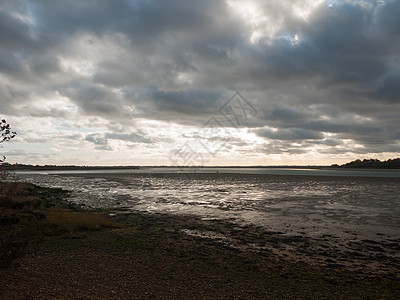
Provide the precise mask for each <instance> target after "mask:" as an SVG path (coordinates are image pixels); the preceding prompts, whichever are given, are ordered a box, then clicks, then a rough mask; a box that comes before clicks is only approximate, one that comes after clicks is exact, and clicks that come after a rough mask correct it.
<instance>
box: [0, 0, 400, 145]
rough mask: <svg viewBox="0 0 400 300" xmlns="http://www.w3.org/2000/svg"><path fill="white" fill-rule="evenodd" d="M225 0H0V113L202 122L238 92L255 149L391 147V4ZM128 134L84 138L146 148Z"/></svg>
mask: <svg viewBox="0 0 400 300" xmlns="http://www.w3.org/2000/svg"><path fill="white" fill-rule="evenodd" d="M232 3H236V2H235V1H222V0H219V1H216V0H204V1H184V0H165V1H155V0H150V1H141V0H140V1H139V0H138V1H135V0H126V1H124V0H118V1H100V0H91V1H84V2H82V1H77V0H67V1H50V0H38V1H29V0H16V1H8V0H2V1H0V40H1V43H0V107H1V112H2V113H4V114H7V115H13V116H19V117H24V116H25V117H27V116H29V117H33V118H42V117H54V118H58V119H66V120H68V119H70V118H72V116H74V118H79V117H81V118H82V119H87V118H88V117H100V118H104V119H105V120H108V121H109V122H111V123H124V126H125V127H124V128H126V126H127V125H126V124H128V123H129V122H130V121H132V124H133V123H134V122H135V121H136V120H157V121H166V122H170V123H172V124H184V125H193V126H199V127H201V126H202V124H204V122H206V121H207V120H208V119H209V117H211V116H212V115H217V116H219V113H218V109H219V108H220V107H221V106H222V105H223V104H224V102H225V101H227V100H228V99H229V97H230V96H231V95H232V94H233V92H234V91H235V90H239V91H240V92H241V93H242V94H243V95H244V96H245V97H246V99H248V100H249V101H250V102H251V103H252V105H253V106H254V107H256V109H257V111H258V114H257V116H256V117H255V118H252V119H248V120H246V122H242V123H240V126H242V127H249V128H252V130H251V132H253V133H255V134H256V135H257V136H258V137H261V138H263V139H265V141H272V142H273V143H274V146H271V145H270V146H268V147H265V149H267V150H265V149H263V150H262V152H265V153H268V151H270V153H279V152H281V153H282V152H289V153H304V152H305V151H307V150H304V149H307V147H308V148H312V147H318V146H321V147H322V146H324V147H325V148H324V149H328V150H321V152H323V151H325V152H326V153H340V152H351V151H352V149H351V147H352V146H351V145H350V144H349V145H347V144H346V145H344V144H343V141H345V140H346V141H347V140H351V141H353V144H358V145H361V146H363V147H360V148H357V149H355V148H353V150H354V153H359V152H360V151H361V150H360V149H363V150H362V151H364V152H365V153H379V151H381V152H394V153H396V152H397V153H398V152H400V148H399V143H400V135H399V123H398V120H399V113H398V111H399V108H400V63H399V61H400V54H399V53H400V21H399V18H398V16H399V13H400V2H399V1H394V0H386V1H372V0H360V1H333V2H332V1H331V2H329V3H333V5H328V4H329V3H328V2H327V3H319V4H318V5H315V3H314V4H313V3H312V1H306V0H296V1H288V0H287V1H286V0H285V1H279V2H277V1H254V5H255V7H256V9H255V12H253V13H252V14H244V13H245V7H244V5H243V3H242V5H241V4H240V3H239V4H237V5H236V6H232ZM313 5H314V6H313ZM235 7H236V8H235ZM305 7H308V9H309V11H308V12H307V14H305V15H306V17H304V16H303V17H301V16H299V15H298V14H297V13H296V11H299V10H300V11H301V10H302V9H303V10H304V9H305ZM56 100H57V101H59V102H60V101H65V103H66V104H65V107H58V106H59V105H58V104H54V105H51V103H52V101H56ZM59 102H57V103H59ZM43 103H44V104H43ZM54 103H56V102H54ZM67 106H71V107H72V106H73V107H72V108H71V107H68V109H67V108H66V107H67ZM75 108H76V110H75ZM272 128H273V129H272ZM136 132H138V131H135V132H133V133H132V130H125V131H124V130H122V132H120V131H118V132H117V131H116V132H108V133H107V132H103V133H102V134H91V133H90V134H85V135H86V141H88V142H90V143H92V144H93V145H95V147H97V149H100V150H101V149H104V150H112V148H111V147H110V146H109V140H121V141H125V142H132V143H144V144H146V143H154V142H156V140H154V139H152V138H150V137H145V136H143V135H141V134H138V133H136ZM232 143H233V142H232ZM294 143H296V145H299V144H300V145H301V146H294ZM299 147H300V149H299ZM346 147H348V148H346ZM329 148H330V149H331V150H329ZM285 149H286V150H285ZM368 151H370V152H368Z"/></svg>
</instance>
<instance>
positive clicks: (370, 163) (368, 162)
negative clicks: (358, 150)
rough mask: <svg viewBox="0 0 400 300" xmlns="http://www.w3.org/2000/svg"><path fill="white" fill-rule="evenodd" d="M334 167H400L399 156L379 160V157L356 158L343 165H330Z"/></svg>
mask: <svg viewBox="0 0 400 300" xmlns="http://www.w3.org/2000/svg"><path fill="white" fill-rule="evenodd" d="M332 167H334V168H369V169H400V158H395V159H388V160H385V161H380V160H379V159H364V160H360V159H356V160H354V161H351V162H349V163H347V164H344V165H341V166H339V165H337V164H335V165H332Z"/></svg>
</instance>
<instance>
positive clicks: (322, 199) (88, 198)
mask: <svg viewBox="0 0 400 300" xmlns="http://www.w3.org/2000/svg"><path fill="white" fill-rule="evenodd" d="M399 175H400V172H399V171H390V170H389V171H373V170H372V171H371V170H369V171H367V170H365V171H363V170H361V171H359V170H357V171H352V170H345V171H342V170H336V171H335V170H321V169H316V170H315V169H304V170H301V169H266V168H237V169H233V168H229V169H228V168H219V169H216V168H198V169H181V170H178V169H174V168H147V169H146V168H143V169H135V170H106V171H104V170H98V171H92V170H91V171H48V172H19V173H18V176H19V177H20V179H21V180H25V181H29V182H32V183H35V184H39V185H41V186H47V187H59V188H63V189H66V190H69V191H71V197H70V201H71V202H74V203H76V204H79V205H83V206H86V207H89V208H90V207H92V208H108V209H110V210H111V211H112V212H113V213H115V214H118V213H127V212H130V211H145V212H150V213H167V214H184V215H196V216H198V217H201V218H204V219H208V220H209V219H223V220H229V221H230V222H234V223H237V224H252V225H256V226H262V227H264V228H266V229H268V230H271V231H274V232H278V233H280V234H282V235H301V236H307V237H310V238H313V237H322V236H331V237H337V238H338V239H340V240H341V241H346V240H347V241H349V240H354V239H357V240H372V241H382V240H385V241H386V242H399V241H400V194H399V187H400V176H399Z"/></svg>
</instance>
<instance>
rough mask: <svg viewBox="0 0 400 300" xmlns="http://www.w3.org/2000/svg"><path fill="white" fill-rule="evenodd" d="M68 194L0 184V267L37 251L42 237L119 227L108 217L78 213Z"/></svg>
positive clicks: (79, 235)
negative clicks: (69, 201)
mask: <svg viewBox="0 0 400 300" xmlns="http://www.w3.org/2000/svg"><path fill="white" fill-rule="evenodd" d="M67 195H68V192H67V191H64V190H61V189H50V188H42V187H38V186H35V185H33V184H30V183H22V182H1V183H0V268H1V267H6V266H8V265H9V264H10V263H11V262H12V261H14V260H15V259H17V258H19V257H21V256H23V255H24V254H25V253H26V252H27V251H31V250H32V249H35V248H37V246H38V244H39V242H40V241H42V239H43V237H46V236H61V237H64V238H75V239H76V238H84V237H85V236H86V235H85V232H87V231H94V230H101V229H103V228H116V227H119V224H117V223H116V222H115V221H113V220H111V218H109V217H107V216H105V215H102V214H99V213H94V212H88V211H80V210H79V208H77V207H74V206H73V205H71V204H69V203H68V202H67V201H65V198H66V196H67Z"/></svg>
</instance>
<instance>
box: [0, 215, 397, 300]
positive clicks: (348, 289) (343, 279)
mask: <svg viewBox="0 0 400 300" xmlns="http://www.w3.org/2000/svg"><path fill="white" fill-rule="evenodd" d="M116 219H117V220H118V221H119V222H120V223H121V224H122V228H119V229H107V230H101V231H94V232H87V233H86V237H85V238H81V239H67V238H62V237H52V238H47V239H46V240H45V241H44V242H43V243H42V244H41V246H40V248H39V250H37V251H35V252H33V253H30V254H27V255H26V256H25V257H23V258H22V259H20V260H19V261H17V262H15V263H14V264H13V265H11V266H10V267H8V268H7V269H3V270H0V275H1V279H0V295H1V297H0V298H1V299H7V300H8V299H153V298H154V299H311V298H318V299H369V298H370V299H399V298H400V288H399V286H400V284H399V281H400V280H399V279H400V278H399V275H398V274H399V272H398V265H399V262H398V261H395V260H392V263H391V264H390V262H389V261H387V260H383V262H382V261H379V259H373V258H371V257H370V258H368V257H364V258H363V259H361V260H360V259H358V260H357V263H356V264H354V265H353V264H351V262H352V257H344V258H343V257H342V258H341V257H340V255H339V257H338V255H336V256H334V255H333V256H332V257H330V255H331V254H332V253H329V252H326V253H325V254H323V253H322V254H321V253H319V254H318V255H316V256H315V259H313V258H312V256H311V252H310V253H308V252H307V251H302V250H304V249H302V248H304V243H303V242H304V241H296V240H295V241H293V240H290V242H288V241H287V240H282V239H280V238H279V236H276V235H274V234H273V233H270V234H269V235H268V234H266V233H265V232H259V231H257V230H258V229H257V228H250V227H249V228H242V229H241V232H240V233H238V228H237V227H233V225H232V224H228V223H223V222H213V221H209V222H204V221H201V220H198V219H194V218H190V217H176V216H175V217H171V216H165V215H146V214H139V213H133V214H129V215H128V214H127V215H120V216H117V217H116ZM199 232H200V233H201V234H199ZM205 233H209V236H207V234H205ZM212 233H219V234H214V235H213V234H212ZM233 233H234V234H233ZM260 239H261V240H262V241H260ZM256 240H257V241H258V244H262V245H264V247H257V245H258V244H257V243H255V241H256ZM288 244H290V246H291V249H294V250H293V251H292V252H290V251H289V252H287V251H286V250H285V249H287V248H285V247H284V246H285V245H288ZM251 245H253V246H251ZM269 245H274V247H269ZM280 248H281V249H282V251H283V252H284V251H286V252H285V253H286V254H285V255H282V253H278V252H277V250H276V249H280ZM273 249H275V251H272V250H273ZM296 249H297V250H299V251H296ZM323 255H326V257H323ZM363 261H364V262H365V264H364V265H365V266H364V267H363ZM341 262H342V263H341ZM373 266H376V268H373ZM390 266H392V268H391V267H390Z"/></svg>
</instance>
